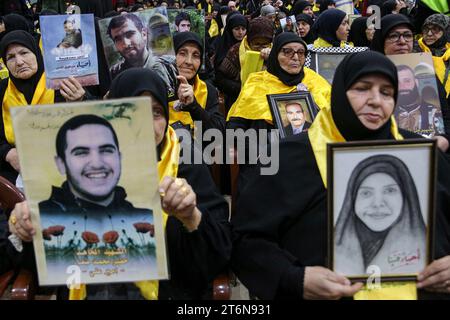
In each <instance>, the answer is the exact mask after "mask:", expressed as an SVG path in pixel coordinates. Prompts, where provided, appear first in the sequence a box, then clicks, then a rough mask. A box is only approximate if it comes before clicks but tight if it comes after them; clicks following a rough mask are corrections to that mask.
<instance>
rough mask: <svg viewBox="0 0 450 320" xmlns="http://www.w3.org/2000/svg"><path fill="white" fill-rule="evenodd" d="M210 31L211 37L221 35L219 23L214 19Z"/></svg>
mask: <svg viewBox="0 0 450 320" xmlns="http://www.w3.org/2000/svg"><path fill="white" fill-rule="evenodd" d="M208 33H209V36H210V37H211V38H214V37H215V36H218V35H219V25H218V24H217V22H216V20H214V19H212V20H211V24H210V26H209V30H208Z"/></svg>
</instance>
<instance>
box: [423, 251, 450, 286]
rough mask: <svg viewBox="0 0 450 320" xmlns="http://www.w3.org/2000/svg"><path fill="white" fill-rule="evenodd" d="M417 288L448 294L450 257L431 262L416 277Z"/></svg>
mask: <svg viewBox="0 0 450 320" xmlns="http://www.w3.org/2000/svg"><path fill="white" fill-rule="evenodd" d="M417 280H418V282H417V288H419V289H425V290H427V291H432V292H443V293H450V256H445V257H443V258H441V259H438V260H435V261H433V262H432V263H431V264H430V265H428V266H427V267H426V268H425V269H424V270H423V271H422V272H421V273H420V274H419V276H418V277H417Z"/></svg>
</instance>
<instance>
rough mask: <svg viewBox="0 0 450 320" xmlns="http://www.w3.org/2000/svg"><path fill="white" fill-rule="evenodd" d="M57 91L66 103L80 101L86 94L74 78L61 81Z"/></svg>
mask: <svg viewBox="0 0 450 320" xmlns="http://www.w3.org/2000/svg"><path fill="white" fill-rule="evenodd" d="M59 91H60V92H61V95H62V96H63V97H64V98H65V99H66V101H67V102H71V101H82V100H83V98H84V96H85V94H86V91H84V89H83V87H82V86H81V84H80V83H79V82H78V80H77V79H75V78H74V77H69V78H66V79H63V80H62V81H61V88H60V89H59Z"/></svg>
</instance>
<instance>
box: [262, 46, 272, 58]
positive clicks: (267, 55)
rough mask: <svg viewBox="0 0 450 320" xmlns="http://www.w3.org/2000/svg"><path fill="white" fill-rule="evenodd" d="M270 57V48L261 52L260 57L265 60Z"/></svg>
mask: <svg viewBox="0 0 450 320" xmlns="http://www.w3.org/2000/svg"><path fill="white" fill-rule="evenodd" d="M269 55H270V48H264V49H262V50H261V53H260V56H261V58H262V59H263V60H267V59H269Z"/></svg>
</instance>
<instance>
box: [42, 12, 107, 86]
mask: <svg viewBox="0 0 450 320" xmlns="http://www.w3.org/2000/svg"><path fill="white" fill-rule="evenodd" d="M40 26H41V32H42V44H43V53H44V65H45V73H46V80H47V81H46V86H47V88H50V89H59V88H60V81H61V80H62V79H64V78H68V77H69V76H73V77H75V78H77V80H78V81H79V82H80V83H81V85H82V86H91V85H97V84H98V83H99V82H98V61H97V44H96V42H95V28H94V16H93V15H92V14H81V15H80V14H73V15H54V16H41V17H40Z"/></svg>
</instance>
